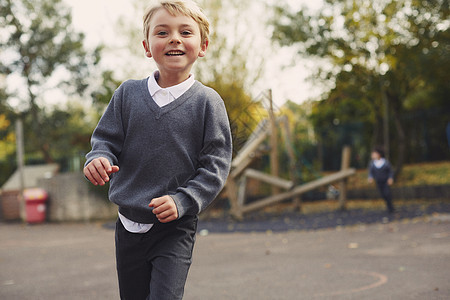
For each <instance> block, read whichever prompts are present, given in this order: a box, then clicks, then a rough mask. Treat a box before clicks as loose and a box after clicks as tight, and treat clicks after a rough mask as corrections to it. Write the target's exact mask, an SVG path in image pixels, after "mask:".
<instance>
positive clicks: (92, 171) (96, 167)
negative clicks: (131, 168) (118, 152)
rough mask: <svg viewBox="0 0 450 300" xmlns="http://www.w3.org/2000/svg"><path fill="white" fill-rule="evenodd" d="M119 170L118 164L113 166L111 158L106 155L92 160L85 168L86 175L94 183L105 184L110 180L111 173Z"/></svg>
mask: <svg viewBox="0 0 450 300" xmlns="http://www.w3.org/2000/svg"><path fill="white" fill-rule="evenodd" d="M118 171H119V167H118V166H111V164H110V163H109V160H107V159H106V158H104V157H100V158H96V159H94V160H92V161H91V162H90V163H89V164H88V165H87V166H86V167H85V168H84V169H83V172H84V175H85V176H86V178H87V179H89V181H90V182H92V184H94V185H105V183H106V182H108V181H109V175H111V174H113V173H116V172H118Z"/></svg>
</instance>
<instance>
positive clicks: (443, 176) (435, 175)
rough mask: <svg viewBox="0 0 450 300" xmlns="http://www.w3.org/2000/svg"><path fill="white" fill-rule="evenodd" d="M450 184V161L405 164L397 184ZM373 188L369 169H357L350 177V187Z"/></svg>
mask: <svg viewBox="0 0 450 300" xmlns="http://www.w3.org/2000/svg"><path fill="white" fill-rule="evenodd" d="M447 184H448V185H450V161H443V162H431V163H420V164H412V165H405V166H404V167H403V170H402V173H401V174H400V176H399V178H398V180H397V182H396V183H395V186H419V185H447ZM365 188H373V184H370V183H368V182H367V170H357V172H356V175H355V176H353V177H351V178H350V179H349V189H365Z"/></svg>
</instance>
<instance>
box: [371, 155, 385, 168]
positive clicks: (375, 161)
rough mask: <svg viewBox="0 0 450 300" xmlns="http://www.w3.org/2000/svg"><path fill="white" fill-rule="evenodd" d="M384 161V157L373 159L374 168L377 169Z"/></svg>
mask: <svg viewBox="0 0 450 300" xmlns="http://www.w3.org/2000/svg"><path fill="white" fill-rule="evenodd" d="M385 163H386V159H384V158H380V159H375V160H374V161H373V164H374V165H375V168H377V169H379V168H381V167H382V166H384V164H385Z"/></svg>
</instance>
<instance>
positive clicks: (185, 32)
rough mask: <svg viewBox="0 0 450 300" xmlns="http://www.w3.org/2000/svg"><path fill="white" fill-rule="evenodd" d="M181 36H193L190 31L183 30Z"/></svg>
mask: <svg viewBox="0 0 450 300" xmlns="http://www.w3.org/2000/svg"><path fill="white" fill-rule="evenodd" d="M181 34H182V35H190V34H192V33H191V32H190V31H188V30H183V31H182V32H181Z"/></svg>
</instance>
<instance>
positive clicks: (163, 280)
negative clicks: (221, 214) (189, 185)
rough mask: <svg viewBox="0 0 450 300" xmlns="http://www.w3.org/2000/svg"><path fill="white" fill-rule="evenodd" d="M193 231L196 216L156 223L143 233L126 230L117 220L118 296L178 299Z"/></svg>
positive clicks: (136, 299) (128, 299)
mask: <svg viewBox="0 0 450 300" xmlns="http://www.w3.org/2000/svg"><path fill="white" fill-rule="evenodd" d="M196 230H197V217H196V216H185V217H183V218H181V219H179V220H175V221H173V222H170V223H166V224H163V223H157V224H155V225H154V226H153V227H152V228H151V229H150V231H149V232H147V233H144V234H140V233H130V232H128V231H127V230H126V229H125V228H124V227H123V225H122V222H121V221H120V220H117V222H116V263H117V275H118V278H119V290H120V298H121V299H126V300H144V299H150V300H151V299H158V300H164V299H167V300H169V299H170V300H174V299H182V298H183V293H184V285H185V282H186V278H187V275H188V271H189V267H190V265H191V261H192V250H193V247H194V242H195V232H196Z"/></svg>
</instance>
